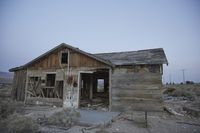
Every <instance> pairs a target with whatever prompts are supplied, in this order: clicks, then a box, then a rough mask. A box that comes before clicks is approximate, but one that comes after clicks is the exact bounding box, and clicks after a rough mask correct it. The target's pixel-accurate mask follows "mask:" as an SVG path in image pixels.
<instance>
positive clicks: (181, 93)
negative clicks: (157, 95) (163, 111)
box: [171, 90, 195, 100]
mask: <svg viewBox="0 0 200 133" xmlns="http://www.w3.org/2000/svg"><path fill="white" fill-rule="evenodd" d="M171 95H172V96H175V97H186V98H188V99H189V100H195V95H194V94H193V93H192V92H189V91H184V90H175V91H173V92H172V94H171Z"/></svg>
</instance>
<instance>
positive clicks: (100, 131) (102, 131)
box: [95, 129, 109, 133]
mask: <svg viewBox="0 0 200 133" xmlns="http://www.w3.org/2000/svg"><path fill="white" fill-rule="evenodd" d="M95 133H109V132H108V131H106V130H104V129H100V130H98V131H96V132H95Z"/></svg>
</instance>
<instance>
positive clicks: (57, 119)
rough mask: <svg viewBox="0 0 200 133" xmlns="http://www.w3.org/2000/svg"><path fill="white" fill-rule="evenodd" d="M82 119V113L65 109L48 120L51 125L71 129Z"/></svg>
mask: <svg viewBox="0 0 200 133" xmlns="http://www.w3.org/2000/svg"><path fill="white" fill-rule="evenodd" d="M79 117H80V113H79V112H77V111H75V110H73V109H63V110H62V111H60V112H56V113H54V114H53V115H52V116H50V117H49V118H48V120H47V123H48V124H50V125H57V126H63V127H71V126H72V125H74V123H75V122H76V121H77V120H78V118H79Z"/></svg>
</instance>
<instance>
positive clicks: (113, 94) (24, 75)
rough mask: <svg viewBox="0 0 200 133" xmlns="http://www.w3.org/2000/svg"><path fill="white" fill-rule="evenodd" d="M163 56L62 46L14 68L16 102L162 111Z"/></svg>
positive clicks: (153, 52)
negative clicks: (87, 50) (100, 51)
mask: <svg viewBox="0 0 200 133" xmlns="http://www.w3.org/2000/svg"><path fill="white" fill-rule="evenodd" d="M163 64H168V61H167V58H166V56H165V53H164V50H163V49H162V48H158V49H147V50H140V51H129V52H113V53H101V54H90V53H87V52H84V51H82V50H80V49H78V48H75V47H72V46H70V45H67V44H64V43H62V44H60V45H58V46H57V47H55V48H53V49H52V50H50V51H48V52H46V53H44V54H42V55H41V56H39V57H37V58H36V59H34V60H32V61H30V62H28V63H27V64H25V65H23V66H20V67H16V68H12V69H10V70H9V71H10V72H14V79H13V90H12V98H13V99H17V100H21V101H25V102H26V103H29V104H46V105H57V106H63V107H66V108H71V107H73V108H83V107H87V108H95V107H98V106H100V107H104V108H106V107H107V108H108V109H109V110H115V111H125V110H128V109H134V110H155V111H158V110H162V109H163V100H162V93H161V91H162V74H163Z"/></svg>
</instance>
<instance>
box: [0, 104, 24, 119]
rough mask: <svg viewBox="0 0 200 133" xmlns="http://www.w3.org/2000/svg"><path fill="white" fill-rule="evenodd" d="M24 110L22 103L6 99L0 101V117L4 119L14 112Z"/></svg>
mask: <svg viewBox="0 0 200 133" xmlns="http://www.w3.org/2000/svg"><path fill="white" fill-rule="evenodd" d="M23 111H24V105H23V103H20V102H15V101H8V102H3V103H0V119H6V118H7V117H8V116H9V115H12V114H13V113H14V112H17V113H22V112H23Z"/></svg>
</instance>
